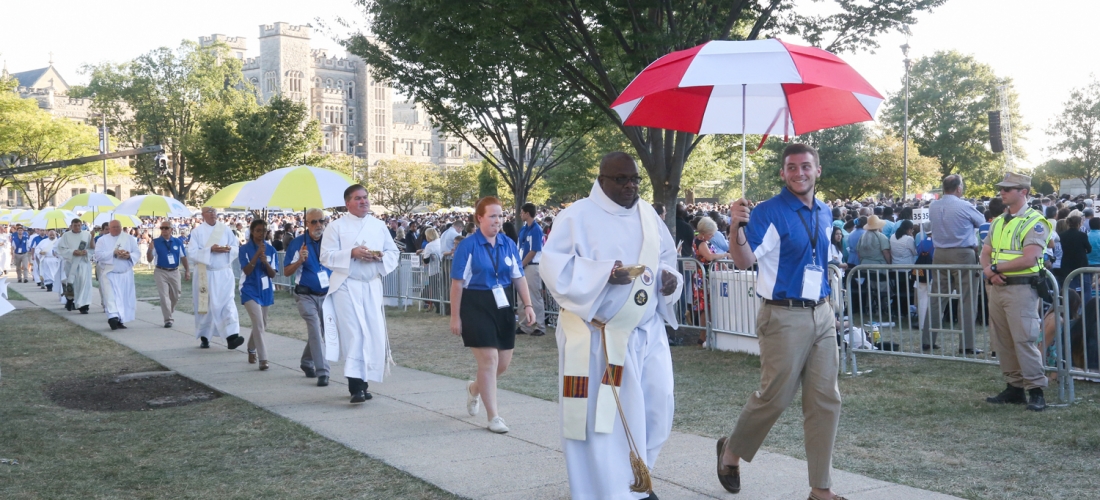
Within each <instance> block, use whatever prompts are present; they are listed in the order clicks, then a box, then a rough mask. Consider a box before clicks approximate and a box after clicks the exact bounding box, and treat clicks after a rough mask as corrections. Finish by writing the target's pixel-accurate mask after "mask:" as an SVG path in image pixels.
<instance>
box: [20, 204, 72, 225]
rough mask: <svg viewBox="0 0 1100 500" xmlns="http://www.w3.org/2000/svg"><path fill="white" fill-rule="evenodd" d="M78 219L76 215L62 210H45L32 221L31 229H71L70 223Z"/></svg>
mask: <svg viewBox="0 0 1100 500" xmlns="http://www.w3.org/2000/svg"><path fill="white" fill-rule="evenodd" d="M76 218H77V216H76V214H74V213H72V212H70V211H68V210H62V209H60V208H55V209H53V210H43V211H41V212H39V213H38V214H37V215H35V216H34V218H33V219H31V222H30V225H29V227H30V228H31V229H61V228H65V227H69V223H70V222H72V220H73V219H76Z"/></svg>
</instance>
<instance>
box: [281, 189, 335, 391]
mask: <svg viewBox="0 0 1100 500" xmlns="http://www.w3.org/2000/svg"><path fill="white" fill-rule="evenodd" d="M324 234H325V213H324V212H322V211H321V209H319V208H311V209H310V210H309V211H307V212H306V232H305V234H302V235H301V236H299V237H297V238H294V239H293V240H291V241H290V245H288V246H287V249H286V258H285V259H284V261H283V276H292V275H294V274H295V273H298V279H297V281H295V282H296V283H297V285H295V286H294V294H295V295H294V296H295V300H296V301H297V302H298V314H299V315H300V316H302V319H303V320H305V322H306V332H307V333H308V334H309V339H308V341H307V342H306V348H305V349H304V350H303V351H302V359H301V362H300V363H301V367H302V371H303V372H305V374H306V378H313V377H317V386H318V387H325V386H327V385H328V377H329V366H328V360H326V359H325V336H324V335H325V330H324V327H325V325H324V322H322V321H321V318H323V317H324V316H323V313H322V311H321V308H322V306H323V305H324V303H325V296H326V295H328V279H329V277H330V276H332V270H331V269H329V268H327V267H325V266H322V265H321V237H322V236H324Z"/></svg>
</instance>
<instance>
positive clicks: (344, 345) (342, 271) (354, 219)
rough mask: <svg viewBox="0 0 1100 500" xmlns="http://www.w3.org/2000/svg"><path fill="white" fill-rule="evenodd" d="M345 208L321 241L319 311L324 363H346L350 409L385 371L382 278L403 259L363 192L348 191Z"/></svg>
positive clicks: (387, 361)
mask: <svg viewBox="0 0 1100 500" xmlns="http://www.w3.org/2000/svg"><path fill="white" fill-rule="evenodd" d="M344 203H345V204H346V206H347V209H348V213H347V214H346V215H344V216H343V217H341V218H339V219H337V220H335V221H333V222H332V223H331V224H329V225H328V227H327V228H325V232H324V236H322V239H321V264H322V265H324V266H325V267H327V268H329V269H331V270H332V277H331V278H330V280H329V283H328V296H326V297H325V302H324V305H323V307H322V309H323V311H324V319H325V332H326V335H325V357H326V358H328V360H329V361H338V360H340V359H344V360H345V361H344V376H345V377H347V379H348V391H349V392H350V393H351V396H352V397H351V403H352V404H359V403H362V402H364V401H366V400H368V399H371V394H370V393H369V392H367V385H368V383H369V382H381V381H382V377H383V376H384V375H385V374H386V373H387V372H388V371H389V364H390V363H391V358H390V342H389V337H388V336H387V333H386V316H385V312H384V311H383V309H382V308H383V301H384V299H383V297H382V278H383V277H384V276H386V275H387V274H389V273H390V272H391V271H393V270H394V269H396V268H397V263H398V259H399V258H400V255H401V253H400V251H399V250H398V249H397V244H395V243H394V241H393V237H391V236H390V232H389V230H388V229H387V228H386V225H385V224H384V223H383V222H382V221H380V220H378V219H376V218H374V217H373V216H372V215H370V214H369V213H368V212H369V211H370V202H369V201H368V198H367V190H366V188H364V187H363V186H361V185H359V184H355V185H353V186H351V187H349V188H347V190H345V191H344ZM322 285H323V284H322ZM332 332H338V333H337V334H336V335H333V334H332Z"/></svg>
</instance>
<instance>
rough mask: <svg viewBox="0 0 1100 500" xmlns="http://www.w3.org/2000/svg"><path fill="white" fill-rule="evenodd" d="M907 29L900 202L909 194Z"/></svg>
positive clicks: (902, 51) (906, 39) (904, 46)
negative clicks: (902, 178)
mask: <svg viewBox="0 0 1100 500" xmlns="http://www.w3.org/2000/svg"><path fill="white" fill-rule="evenodd" d="M908 32H909V30H908V27H906V36H905V44H903V45H902V46H901V54H902V55H903V56H905V60H904V61H903V62H904V63H905V126H904V127H902V128H903V130H904V132H902V136H901V140H902V153H901V158H902V159H901V162H902V175H903V177H904V180H903V181H902V184H901V200H902V203H904V202H905V198H906V196H908V194H909V35H908Z"/></svg>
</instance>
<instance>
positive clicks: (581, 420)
mask: <svg viewBox="0 0 1100 500" xmlns="http://www.w3.org/2000/svg"><path fill="white" fill-rule="evenodd" d="M638 204H639V207H638V214H639V216H640V218H641V221H642V249H641V252H640V255H639V256H638V263H640V264H644V265H645V266H646V268H647V269H646V273H649V275H648V276H649V278H648V279H644V277H645V275H644V274H643V276H642V277H639V278H637V279H635V280H634V282H633V286H632V287H631V290H630V294H629V295H628V298H627V300H626V302H625V303H624V304H623V306H622V308H621V309H619V311H618V312H617V313H615V316H613V317H612V318H611V319H609V320H608V321H607V322H606V323H604V324H600V323H599V322H597V321H593V322H592V328H595V329H596V333H597V334H599V333H600V332H601V331H602V333H603V335H604V345H603V348H604V352H605V353H606V367H605V369H604V373H603V379H602V381H601V383H600V388H599V392H598V394H597V395H596V397H597V400H596V425H595V429H596V432H599V433H603V434H609V433H611V432H612V430H613V429H614V427H615V413H616V409H617V407H616V403H615V396H616V394H615V393H616V392H617V388H618V387H620V386H621V385H622V377H623V364H624V363H625V361H626V354H627V349H628V348H627V344H628V343H629V341H630V334H631V333H632V332H633V331H634V328H636V327H637V326H638V323H639V322H641V320H642V316H643V315H644V314H645V312H646V309H647V307H646V303H647V301H648V300H659V298H658V297H653V298H648V296H647V294H648V292H649V291H647V289H649V288H652V285H653V282H654V279H655V278H656V277H657V276H658V275H657V272H658V271H659V269H660V268H659V265H660V247H661V245H660V242H661V234H660V232H659V231H658V228H657V222H656V219H655V218H654V217H645V216H644V215H645V214H647V213H648V211H647V209H651V208H649V207H650V205H649V204H648V203H646V202H645V201H644V200H638ZM612 286H625V285H612ZM650 291H651V290H650ZM558 321H560V322H561V326H562V332H563V333H564V334H565V347H564V353H563V357H564V360H565V362H564V367H563V369H562V399H561V400H562V412H563V414H562V427H563V435H564V437H565V438H566V439H574V440H578V441H584V440H585V439H586V428H587V422H588V384H589V380H588V375H589V366H588V364H589V361H590V359H589V351H590V349H591V346H592V333H593V332H592V328H590V325H589V323H587V322H585V321H584V319H582V318H581V317H580V316H578V315H576V314H574V313H571V312H569V311H567V310H565V309H562V310H561V312H560V313H559V316H558ZM612 385H614V389H613V388H612ZM613 391H615V392H613ZM623 426H624V427H626V421H625V420H624V421H623ZM628 432H629V430H628Z"/></svg>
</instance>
